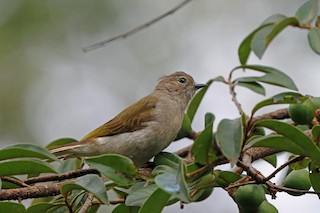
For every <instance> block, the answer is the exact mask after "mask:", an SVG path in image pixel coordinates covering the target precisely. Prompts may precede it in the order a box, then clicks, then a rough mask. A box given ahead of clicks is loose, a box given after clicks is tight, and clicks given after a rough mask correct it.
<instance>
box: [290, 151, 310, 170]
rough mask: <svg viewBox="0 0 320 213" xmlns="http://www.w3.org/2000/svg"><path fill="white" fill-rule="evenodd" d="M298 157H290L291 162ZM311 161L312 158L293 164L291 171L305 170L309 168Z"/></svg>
mask: <svg viewBox="0 0 320 213" xmlns="http://www.w3.org/2000/svg"><path fill="white" fill-rule="evenodd" d="M294 157H297V156H296V155H291V156H290V157H289V160H291V159H292V158H294ZM310 162H311V160H310V158H304V159H302V160H299V161H297V162H294V163H291V164H290V165H289V167H290V169H292V170H300V169H305V168H307V167H308V166H309V164H310Z"/></svg>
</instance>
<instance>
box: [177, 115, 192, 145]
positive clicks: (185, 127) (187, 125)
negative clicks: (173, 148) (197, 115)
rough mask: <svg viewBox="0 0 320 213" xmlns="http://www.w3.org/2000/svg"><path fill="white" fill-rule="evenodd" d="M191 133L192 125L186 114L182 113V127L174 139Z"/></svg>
mask: <svg viewBox="0 0 320 213" xmlns="http://www.w3.org/2000/svg"><path fill="white" fill-rule="evenodd" d="M191 133H192V127H191V121H190V118H189V117H188V115H187V114H184V116H183V121H182V127H181V129H180V131H179V133H178V135H177V136H176V138H175V139H174V140H175V141H176V140H179V139H181V138H184V137H189V136H190V135H191Z"/></svg>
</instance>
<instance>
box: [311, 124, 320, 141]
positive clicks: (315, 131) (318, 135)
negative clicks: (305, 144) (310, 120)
mask: <svg viewBox="0 0 320 213" xmlns="http://www.w3.org/2000/svg"><path fill="white" fill-rule="evenodd" d="M311 133H312V136H313V138H314V140H315V141H319V139H320V126H314V127H312V130H311Z"/></svg>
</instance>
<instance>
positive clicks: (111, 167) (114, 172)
mask: <svg viewBox="0 0 320 213" xmlns="http://www.w3.org/2000/svg"><path fill="white" fill-rule="evenodd" d="M86 162H87V163H88V164H89V165H91V166H93V167H94V168H95V169H97V170H98V171H99V172H101V173H102V174H103V175H105V176H106V177H108V178H109V179H110V180H112V181H114V182H115V183H117V184H119V185H123V186H128V185H130V184H132V183H134V180H133V179H132V178H130V177H133V176H134V175H135V174H136V173H137V169H136V168H135V166H134V163H133V162H132V160H131V159H129V158H127V157H125V156H122V155H117V154H107V155H102V156H99V157H92V158H87V159H86Z"/></svg>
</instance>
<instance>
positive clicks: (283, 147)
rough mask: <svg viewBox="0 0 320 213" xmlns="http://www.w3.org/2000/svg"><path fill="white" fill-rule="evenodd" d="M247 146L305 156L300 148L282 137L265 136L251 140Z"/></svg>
mask: <svg viewBox="0 0 320 213" xmlns="http://www.w3.org/2000/svg"><path fill="white" fill-rule="evenodd" d="M249 146H252V147H269V148H276V149H279V151H288V152H290V153H293V154H297V155H305V154H306V153H305V151H304V150H303V149H302V148H301V147H299V146H297V145H296V144H295V143H293V142H292V141H291V140H290V139H288V138H286V137H284V136H282V135H266V136H262V137H258V138H255V139H253V140H251V141H250V143H249Z"/></svg>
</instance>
